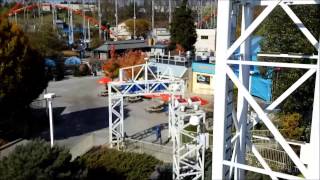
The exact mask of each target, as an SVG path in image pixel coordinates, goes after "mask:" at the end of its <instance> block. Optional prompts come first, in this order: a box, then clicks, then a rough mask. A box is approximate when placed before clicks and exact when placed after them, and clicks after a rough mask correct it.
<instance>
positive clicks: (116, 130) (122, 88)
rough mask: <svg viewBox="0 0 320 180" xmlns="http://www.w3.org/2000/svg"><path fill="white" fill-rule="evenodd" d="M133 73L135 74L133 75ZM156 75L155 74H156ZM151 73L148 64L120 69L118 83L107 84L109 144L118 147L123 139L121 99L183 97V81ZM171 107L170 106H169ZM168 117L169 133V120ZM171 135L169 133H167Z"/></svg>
mask: <svg viewBox="0 0 320 180" xmlns="http://www.w3.org/2000/svg"><path fill="white" fill-rule="evenodd" d="M126 70H130V71H131V72H132V73H130V75H131V77H126V78H125V77H124V74H125V72H126ZM135 71H136V72H137V73H135ZM156 74H157V73H156ZM156 74H155V73H154V71H152V67H151V66H150V65H149V63H146V64H142V65H136V66H131V67H127V68H122V69H120V75H119V81H118V82H110V83H108V94H109V142H110V145H111V147H112V146H113V145H115V144H117V145H118V147H120V146H121V145H122V142H123V138H124V122H123V120H124V112H123V104H124V101H123V98H124V97H132V96H145V95H161V94H172V95H183V94H184V81H183V80H181V79H175V78H168V79H162V77H161V76H160V75H159V74H157V75H156ZM169 106H171V105H169ZM170 117H171V116H170V115H169V132H170V131H171V119H170ZM169 134H171V132H170V133H169Z"/></svg>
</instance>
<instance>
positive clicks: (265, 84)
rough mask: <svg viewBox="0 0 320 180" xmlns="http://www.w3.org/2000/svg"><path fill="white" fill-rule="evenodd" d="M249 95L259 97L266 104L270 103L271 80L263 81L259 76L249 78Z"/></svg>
mask: <svg viewBox="0 0 320 180" xmlns="http://www.w3.org/2000/svg"><path fill="white" fill-rule="evenodd" d="M251 83H252V86H251V94H252V95H253V96H256V97H259V98H261V99H263V100H265V101H266V102H270V101H271V98H272V80H271V79H264V78H262V77H261V76H260V75H253V76H251Z"/></svg>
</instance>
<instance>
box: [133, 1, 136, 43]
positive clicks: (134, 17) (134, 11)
mask: <svg viewBox="0 0 320 180" xmlns="http://www.w3.org/2000/svg"><path fill="white" fill-rule="evenodd" d="M133 38H134V39H136V1H135V0H133Z"/></svg>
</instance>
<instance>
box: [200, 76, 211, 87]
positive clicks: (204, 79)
mask: <svg viewBox="0 0 320 180" xmlns="http://www.w3.org/2000/svg"><path fill="white" fill-rule="evenodd" d="M197 83H201V84H208V85H210V76H206V75H202V74H197Z"/></svg>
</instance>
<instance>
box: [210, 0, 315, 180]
mask: <svg viewBox="0 0 320 180" xmlns="http://www.w3.org/2000/svg"><path fill="white" fill-rule="evenodd" d="M241 2H242V4H240V5H241V6H242V8H243V11H242V12H243V16H242V17H243V22H242V33H241V36H240V37H239V38H238V39H237V40H236V41H235V42H234V43H233V44H232V45H229V44H230V39H231V38H232V37H231V33H230V32H231V28H232V27H231V23H232V20H231V7H232V1H230V0H219V1H218V21H217V44H218V46H217V52H216V56H217V57H216V81H217V82H219V83H216V86H215V100H214V102H215V106H214V107H215V109H214V145H213V168H212V171H213V172H212V179H225V178H231V177H232V174H234V179H243V178H244V174H243V170H249V171H254V172H257V173H262V174H267V175H269V176H270V177H271V178H272V179H277V178H284V179H299V178H301V177H296V176H292V175H289V174H285V173H280V172H275V171H273V170H271V168H270V167H269V165H268V164H267V162H266V161H265V160H264V159H263V158H262V156H261V155H260V153H259V152H258V151H257V149H256V148H255V145H254V144H253V143H251V142H250V138H248V137H250V134H249V131H248V130H249V129H248V128H251V127H252V126H251V127H250V126H247V124H248V121H247V119H246V118H247V116H246V113H247V110H248V105H250V106H251V107H252V108H253V110H254V111H255V112H256V113H257V114H258V117H259V119H260V120H261V121H262V122H263V123H264V124H265V125H266V127H267V128H268V129H269V131H270V132H271V133H272V134H273V136H274V137H275V140H276V141H277V142H278V143H279V144H280V145H281V146H282V148H283V149H284V151H285V152H286V153H287V154H288V156H289V157H290V158H291V160H292V161H293V163H294V164H295V165H296V167H297V168H298V169H299V171H300V172H301V174H302V175H303V176H304V178H307V179H320V171H319V169H320V164H319V163H320V157H319V156H320V155H319V154H320V148H319V146H320V144H319V137H320V129H319V128H320V123H319V121H320V119H319V111H320V107H319V104H320V102H319V101H320V100H319V91H320V89H319V84H320V77H319V76H320V57H319V56H320V55H319V54H320V53H319V49H320V47H319V42H318V41H317V40H316V38H315V37H314V36H313V35H312V34H311V33H310V31H309V30H308V29H307V28H306V27H305V26H304V25H303V23H302V22H301V20H300V19H299V18H298V17H297V16H296V15H295V13H294V12H293V11H292V10H291V8H290V6H289V5H303V4H320V1H319V0H310V1H305V0H294V1H293V0H247V1H241ZM258 5H261V6H267V7H266V8H265V9H264V10H263V12H262V13H261V14H260V15H259V16H258V17H257V18H256V19H255V20H254V21H253V22H250V21H251V18H252V17H251V16H250V9H251V8H252V7H254V6H258ZM277 6H281V7H282V9H283V10H284V11H285V12H286V13H287V14H288V16H289V17H290V18H291V20H292V21H293V22H294V23H295V24H296V25H297V27H298V28H299V29H300V30H301V32H302V33H303V34H304V35H305V37H306V38H307V39H308V40H309V42H310V43H311V44H312V45H313V46H314V47H315V48H316V49H317V50H318V62H317V64H294V63H282V62H253V61H251V60H250V58H249V56H248V55H250V48H249V47H248V44H250V43H249V42H250V35H251V34H252V33H253V32H254V31H255V29H256V28H257V27H258V26H259V25H260V24H261V23H262V21H263V20H264V19H265V18H266V17H268V15H269V14H270V13H271V12H272V11H273V10H274V8H275V7H277ZM246 13H247V14H246ZM240 46H241V47H240ZM239 47H240V52H241V60H240V61H239V60H230V59H229V58H230V56H232V54H233V53H234V52H235V50H236V49H238V48H239ZM265 56H270V55H265ZM284 56H287V57H290V58H305V57H304V56H302V57H299V56H292V55H276V56H273V57H284ZM308 58H312V59H315V57H314V56H310V57H308ZM230 64H237V65H239V67H240V69H239V71H240V72H239V78H238V77H237V75H236V74H235V73H234V72H233V70H232V69H231V68H230V67H229V65H230ZM249 65H256V66H271V67H285V68H302V69H308V71H307V72H306V73H305V74H304V75H303V76H302V77H301V78H300V79H299V80H298V81H297V82H295V83H294V84H293V85H292V86H291V87H290V88H289V89H288V90H286V91H285V92H284V93H283V94H282V95H281V96H280V97H278V98H277V99H276V100H275V101H274V102H273V103H272V104H271V105H270V106H268V107H267V108H266V109H265V110H264V109H262V108H261V107H260V106H259V105H258V103H257V102H256V101H255V99H254V98H253V97H252V96H251V95H250V93H249V91H248V85H247V79H248V78H249V75H248V73H247V71H248V70H247V68H245V67H249ZM315 73H316V82H315V90H314V91H315V94H314V105H313V116H312V127H311V140H310V144H311V147H312V150H311V152H310V153H312V154H313V155H314V158H312V160H310V162H309V163H308V165H307V166H306V165H305V164H303V163H302V161H301V160H300V159H299V157H298V155H297V154H296V153H295V152H294V151H293V149H292V148H291V146H290V145H289V143H288V142H287V141H286V140H285V138H284V137H283V136H282V135H281V134H280V132H279V131H278V129H277V128H276V127H275V125H274V124H273V123H272V122H271V120H270V119H269V117H268V116H267V114H266V111H271V110H273V109H275V108H276V107H277V106H278V105H279V104H280V103H281V102H283V100H285V99H286V98H287V97H288V96H289V95H290V94H291V93H292V92H294V91H295V90H296V89H297V88H298V87H299V86H301V85H302V83H303V82H305V81H306V80H307V79H308V78H310V77H311V76H312V75H313V74H315ZM229 78H230V80H229ZM231 82H232V83H234V85H235V86H236V87H237V88H238V92H239V93H238V108H237V110H238V112H237V113H236V114H237V115H236V116H235V115H234V116H233V118H234V121H233V122H234V126H235V127H236V134H235V136H234V137H233V138H232V140H231V142H232V144H233V148H232V149H233V153H232V156H231V157H230V156H229V155H228V152H227V151H228V150H229V149H228V139H229V136H230V132H229V131H227V128H228V127H229V126H230V125H229V124H228V121H227V119H228V114H230V113H229V112H230V111H231V110H230V108H229V107H228V103H227V102H228V99H230V96H229V94H228V92H229V91H230V88H229V84H230V83H231ZM247 148H249V149H250V150H251V151H252V152H253V153H254V155H255V156H256V157H257V159H258V161H259V162H260V164H261V165H262V167H263V169H261V168H257V167H252V166H249V165H246V162H245V160H244V158H243V156H244V153H243V151H245V150H246V149H247ZM228 169H229V170H228Z"/></svg>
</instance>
